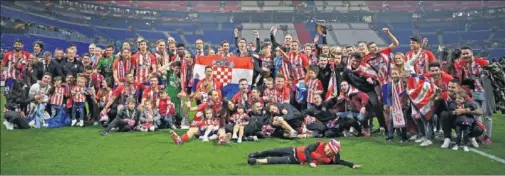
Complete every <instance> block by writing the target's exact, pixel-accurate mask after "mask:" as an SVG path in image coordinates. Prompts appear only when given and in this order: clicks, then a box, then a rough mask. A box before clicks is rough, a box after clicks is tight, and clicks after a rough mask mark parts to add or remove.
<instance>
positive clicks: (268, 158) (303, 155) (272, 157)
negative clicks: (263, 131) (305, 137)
mask: <svg viewBox="0 0 505 176" xmlns="http://www.w3.org/2000/svg"><path fill="white" fill-rule="evenodd" d="M247 163H248V164H249V165H254V164H256V163H261V164H306V163H309V165H310V167H312V168H315V167H317V165H318V164H338V165H344V166H348V167H350V168H353V169H359V168H360V167H361V166H360V165H358V164H354V163H351V162H348V161H344V160H341V159H340V142H339V141H336V140H335V139H330V141H329V142H328V143H326V142H317V143H315V144H309V145H307V146H300V147H294V148H293V147H287V148H276V149H270V150H265V151H262V152H253V153H250V154H249V155H248V156H247Z"/></svg>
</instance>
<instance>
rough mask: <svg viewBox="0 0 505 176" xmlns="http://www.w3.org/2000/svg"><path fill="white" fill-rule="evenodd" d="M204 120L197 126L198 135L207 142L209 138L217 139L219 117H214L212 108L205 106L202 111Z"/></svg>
mask: <svg viewBox="0 0 505 176" xmlns="http://www.w3.org/2000/svg"><path fill="white" fill-rule="evenodd" d="M204 112H205V113H204V118H205V120H204V121H203V122H201V123H200V124H199V125H198V127H199V128H200V130H199V131H200V137H201V138H202V142H208V141H209V139H212V140H214V139H217V135H215V134H216V133H217V130H218V129H219V124H220V123H219V118H216V117H214V110H212V108H206V109H205V111H204Z"/></svg>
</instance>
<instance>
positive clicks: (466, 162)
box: [0, 103, 505, 175]
mask: <svg viewBox="0 0 505 176" xmlns="http://www.w3.org/2000/svg"><path fill="white" fill-rule="evenodd" d="M2 104H3V103H2ZM2 112H3V111H2ZM493 120H494V128H493V142H494V143H493V144H491V145H489V146H481V148H479V150H481V151H484V152H487V153H489V154H492V155H496V156H498V157H501V158H505V128H504V127H505V118H504V117H503V115H502V114H496V115H495V116H494V117H493ZM2 122H3V119H2ZM100 131H101V128H93V127H85V128H77V127H72V128H71V127H65V128H59V129H38V130H37V129H30V130H14V131H7V130H6V129H5V127H4V126H3V125H2V127H1V138H0V139H1V148H0V149H1V152H0V153H1V156H0V159H1V161H0V162H1V163H0V165H1V168H0V169H1V174H11V175H12V174H71V175H84V174H114V175H119V174H158V175H159V174H164V175H165V174H227V175H228V174H229V175H231V174H296V175H309V174H310V175H314V174H318V175H330V174H332V175H334V174H359V175H363V174H388V175H389V174H409V175H414V174H415V175H420V174H451V175H456V174H457V175H463V174H465V175H466V174H472V175H482V174H493V175H503V174H505V164H502V163H499V162H496V161H494V160H491V159H489V158H486V157H483V156H481V155H478V154H476V153H474V152H463V151H462V150H459V151H453V150H449V149H441V148H440V145H441V144H440V142H437V143H435V144H434V145H432V146H430V147H426V148H422V147H420V146H418V145H415V144H413V143H408V144H400V143H399V141H398V139H395V141H394V142H393V144H386V143H385V141H384V137H383V136H376V137H361V138H340V139H339V140H341V142H342V152H341V155H342V158H343V159H345V160H348V161H352V162H355V163H357V164H361V165H362V168H361V169H359V170H353V169H350V168H347V167H344V166H322V165H321V166H318V167H317V168H310V167H309V166H308V165H255V166H249V165H247V164H246V159H247V154H248V153H250V152H253V151H258V150H265V149H270V148H276V147H290V146H300V145H306V144H310V143H312V142H315V141H317V140H326V139H303V140H282V139H266V140H260V141H258V142H244V143H242V144H237V143H232V144H230V145H227V146H218V145H216V144H215V143H214V142H208V143H202V142H201V141H199V140H193V141H191V142H189V143H185V144H183V145H182V146H177V145H175V144H174V143H173V142H172V140H171V139H170V138H169V136H168V131H167V130H161V131H157V132H150V133H143V132H129V133H111V134H110V135H108V136H100V134H99V132H100ZM178 132H179V133H182V132H183V131H178Z"/></svg>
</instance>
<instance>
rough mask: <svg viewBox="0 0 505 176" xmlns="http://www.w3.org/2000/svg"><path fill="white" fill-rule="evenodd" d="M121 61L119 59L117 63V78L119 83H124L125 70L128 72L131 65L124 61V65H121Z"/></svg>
mask: <svg viewBox="0 0 505 176" xmlns="http://www.w3.org/2000/svg"><path fill="white" fill-rule="evenodd" d="M123 61H124V60H123V59H122V58H120V59H119V61H118V62H119V63H118V67H117V69H118V71H117V72H118V77H119V81H125V80H126V70H130V69H131V63H130V61H129V60H126V64H125V63H123Z"/></svg>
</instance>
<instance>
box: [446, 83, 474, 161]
mask: <svg viewBox="0 0 505 176" xmlns="http://www.w3.org/2000/svg"><path fill="white" fill-rule="evenodd" d="M466 97H468V93H467V92H466V91H464V90H459V91H458V92H457V94H456V101H451V102H448V109H449V112H451V113H452V114H453V115H455V116H456V145H455V146H454V147H453V148H452V149H453V150H458V149H459V147H460V146H463V150H464V151H465V152H468V151H469V150H468V147H467V146H466V144H467V143H468V134H469V133H470V127H472V125H474V123H475V119H474V118H475V117H474V111H475V110H477V109H478V108H477V105H476V104H475V103H472V102H469V101H467V100H466ZM461 138H463V141H461Z"/></svg>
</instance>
